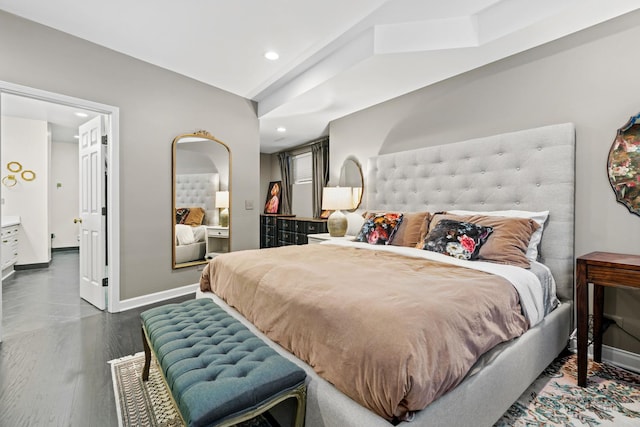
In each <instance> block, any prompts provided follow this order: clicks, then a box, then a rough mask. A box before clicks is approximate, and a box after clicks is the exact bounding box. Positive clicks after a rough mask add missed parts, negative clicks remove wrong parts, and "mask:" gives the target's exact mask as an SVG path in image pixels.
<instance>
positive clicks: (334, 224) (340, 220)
mask: <svg viewBox="0 0 640 427" xmlns="http://www.w3.org/2000/svg"><path fill="white" fill-rule="evenodd" d="M327 228H328V229H329V235H330V236H331V237H343V236H344V235H345V234H346V232H347V217H346V216H345V215H344V214H343V213H342V212H340V211H339V210H337V211H334V212H333V213H332V214H331V215H329V219H328V220H327Z"/></svg>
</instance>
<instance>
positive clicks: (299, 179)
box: [293, 151, 313, 184]
mask: <svg viewBox="0 0 640 427" xmlns="http://www.w3.org/2000/svg"><path fill="white" fill-rule="evenodd" d="M312 169H313V168H312V166H311V152H310V151H309V152H307V153H303V154H298V155H296V156H293V183H294V184H311V182H312V178H311V174H312Z"/></svg>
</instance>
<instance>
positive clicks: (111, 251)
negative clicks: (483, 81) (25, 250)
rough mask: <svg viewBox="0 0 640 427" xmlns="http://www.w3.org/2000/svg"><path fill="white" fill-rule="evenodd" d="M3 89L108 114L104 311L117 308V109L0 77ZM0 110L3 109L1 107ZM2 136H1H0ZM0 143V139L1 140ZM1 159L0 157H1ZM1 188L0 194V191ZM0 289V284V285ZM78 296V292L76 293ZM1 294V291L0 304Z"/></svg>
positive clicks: (118, 141)
mask: <svg viewBox="0 0 640 427" xmlns="http://www.w3.org/2000/svg"><path fill="white" fill-rule="evenodd" d="M3 93H7V94H12V95H19V96H25V97H28V98H34V99H39V100H41V101H48V102H53V103H56V104H63V105H68V106H70V107H76V108H82V109H85V110H91V111H95V112H96V113H100V114H104V115H107V116H109V117H110V120H108V122H109V123H108V124H107V126H110V132H109V133H110V135H111V141H109V142H108V144H107V156H108V162H109V167H108V171H107V236H106V237H107V238H106V241H107V257H108V258H107V259H108V260H109V265H108V266H107V277H108V287H107V299H108V302H107V311H109V312H110V313H117V312H119V311H120V149H119V148H120V147H119V144H120V109H119V108H118V107H114V106H112V105H107V104H102V103H98V102H94V101H88V100H86V99H81V98H75V97H71V96H67V95H62V94H58V93H54V92H48V91H45V90H40V89H35V88H31V87H28V86H22V85H18V84H14V83H9V82H5V81H2V80H0V96H2V94H3ZM0 114H2V111H1V110H0ZM0 138H1V137H0ZM0 143H1V141H0ZM0 162H1V159H0ZM1 191H2V190H1V189H0V194H1ZM0 289H1V288H0ZM78 298H80V295H79V294H78ZM1 303H2V294H1V293H0V304H1ZM0 341H2V306H1V305H0Z"/></svg>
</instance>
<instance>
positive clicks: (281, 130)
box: [276, 126, 287, 133]
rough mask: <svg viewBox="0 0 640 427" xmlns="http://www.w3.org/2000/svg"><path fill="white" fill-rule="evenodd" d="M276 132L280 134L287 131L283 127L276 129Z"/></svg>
mask: <svg viewBox="0 0 640 427" xmlns="http://www.w3.org/2000/svg"><path fill="white" fill-rule="evenodd" d="M276 130H277V131H278V132H280V133H284V132H286V131H287V128H286V127H284V126H279V127H278V128H276Z"/></svg>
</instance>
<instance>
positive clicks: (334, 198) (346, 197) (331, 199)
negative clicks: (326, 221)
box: [322, 187, 353, 211]
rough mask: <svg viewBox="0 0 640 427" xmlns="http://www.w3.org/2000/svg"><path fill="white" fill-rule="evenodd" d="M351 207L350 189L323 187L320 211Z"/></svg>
mask: <svg viewBox="0 0 640 427" xmlns="http://www.w3.org/2000/svg"><path fill="white" fill-rule="evenodd" d="M352 207H353V201H352V192H351V187H324V188H323V189H322V209H323V210H329V211H335V210H340V209H351V208H352Z"/></svg>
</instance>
